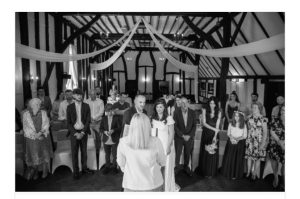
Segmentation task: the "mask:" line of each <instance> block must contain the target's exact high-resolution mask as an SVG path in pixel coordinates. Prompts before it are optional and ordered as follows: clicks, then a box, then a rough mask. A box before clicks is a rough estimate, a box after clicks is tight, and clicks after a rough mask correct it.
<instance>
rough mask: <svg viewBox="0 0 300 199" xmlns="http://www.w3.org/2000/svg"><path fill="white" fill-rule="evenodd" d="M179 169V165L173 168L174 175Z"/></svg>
mask: <svg viewBox="0 0 300 199" xmlns="http://www.w3.org/2000/svg"><path fill="white" fill-rule="evenodd" d="M179 171H180V168H179V166H176V167H175V168H174V173H175V175H177V174H178V173H179Z"/></svg>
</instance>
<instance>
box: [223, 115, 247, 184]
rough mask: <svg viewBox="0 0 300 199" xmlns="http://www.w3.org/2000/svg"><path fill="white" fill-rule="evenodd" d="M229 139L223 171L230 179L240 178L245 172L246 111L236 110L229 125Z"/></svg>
mask: <svg viewBox="0 0 300 199" xmlns="http://www.w3.org/2000/svg"><path fill="white" fill-rule="evenodd" d="M227 136H228V137H229V140H228V141H227V144H226V147H225V152H224V158H223V165H222V173H223V175H224V176H225V177H228V178H230V179H233V180H234V179H239V178H242V177H243V174H244V157H245V146H246V142H245V139H246V138H247V127H246V124H245V117H244V113H242V112H239V111H235V112H234V113H233V119H232V121H231V122H230V124H229V126H228V131H227Z"/></svg>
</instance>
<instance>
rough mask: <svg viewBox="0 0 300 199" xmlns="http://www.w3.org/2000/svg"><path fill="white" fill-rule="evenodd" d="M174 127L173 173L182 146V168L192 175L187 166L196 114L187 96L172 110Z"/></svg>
mask: <svg viewBox="0 0 300 199" xmlns="http://www.w3.org/2000/svg"><path fill="white" fill-rule="evenodd" d="M173 117H174V121H175V125H174V129H175V136H174V140H175V151H176V157H175V173H178V171H179V161H180V156H181V152H182V148H183V147H184V170H185V172H186V173H187V174H188V175H189V176H192V172H191V170H190V168H189V166H188V165H189V161H190V156H191V153H192V150H193V146H194V137H195V131H196V115H195V112H194V111H193V110H192V109H190V108H189V103H188V100H187V98H185V97H182V98H181V107H180V108H178V109H176V110H175V112H174V116H173Z"/></svg>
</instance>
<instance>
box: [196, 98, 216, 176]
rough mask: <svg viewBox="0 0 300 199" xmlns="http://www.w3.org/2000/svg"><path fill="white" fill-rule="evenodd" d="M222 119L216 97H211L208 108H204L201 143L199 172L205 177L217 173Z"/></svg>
mask: <svg viewBox="0 0 300 199" xmlns="http://www.w3.org/2000/svg"><path fill="white" fill-rule="evenodd" d="M220 121H221V112H220V110H219V106H218V100H217V99H216V97H210V98H209V100H208V103H207V105H206V108H204V109H203V110H202V122H203V131H202V137H201V145H200V151H201V153H200V157H199V172H200V174H202V175H204V176H205V177H209V178H210V177H213V176H215V175H216V174H217V171H218V163H219V149H218V145H219V144H218V140H217V135H218V133H219V130H220V129H219V126H220Z"/></svg>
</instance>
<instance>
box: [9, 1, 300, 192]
mask: <svg viewBox="0 0 300 199" xmlns="http://www.w3.org/2000/svg"><path fill="white" fill-rule="evenodd" d="M82 3H84V2H82ZM110 5H111V7H110V9H108V10H101V9H100V7H101V6H100V7H99V9H98V10H97V8H91V9H78V10H69V9H66V10H63V9H57V10H55V9H54V10H53V9H49V10H45V9H40V10H36V9H25V10H24V9H17V10H14V11H11V15H13V19H14V21H13V24H10V26H12V27H13V29H14V33H15V34H14V35H12V36H13V39H12V41H14V43H13V46H14V51H13V60H11V61H12V64H11V66H13V65H14V67H13V70H14V73H13V75H14V81H12V82H13V86H12V87H13V88H11V89H12V91H13V92H11V93H13V94H14V99H15V100H14V101H12V102H11V104H12V106H13V107H12V108H14V109H15V114H14V118H15V135H14V138H13V141H14V142H13V143H11V144H12V146H13V147H12V148H13V150H14V158H13V159H14V162H12V163H11V165H13V167H12V166H11V167H12V168H13V171H12V172H13V173H14V175H13V177H10V178H13V179H14V192H15V193H16V194H17V193H23V192H26V193H28V192H30V193H41V192H42V193H44V192H60V193H62V192H68V193H70V194H72V193H73V192H76V193H77V192H83V193H87V192H96V193H97V194H99V197H104V196H102V195H101V194H102V192H115V193H120V192H168V193H170V192H185V193H186V192H193V193H197V194H199V195H193V196H191V197H204V195H203V196H202V195H201V193H202V192H205V193H208V194H210V193H215V192H225V193H231V194H233V195H234V194H239V193H244V194H246V193H248V192H251V193H256V194H258V196H257V197H260V196H259V193H261V194H262V195H261V197H263V194H265V193H269V194H270V196H271V194H273V195H276V194H278V195H277V197H278V196H284V195H285V194H286V190H287V184H288V183H286V171H287V172H288V170H287V169H286V167H285V166H286V164H285V163H286V162H287V167H288V165H289V164H291V163H292V161H290V157H289V156H290V155H289V156H287V153H286V150H285V140H286V139H285V138H286V136H285V121H286V120H285V105H286V101H288V97H286V96H287V95H286V92H287V91H286V79H287V77H286V69H287V68H286V67H285V62H286V54H287V53H286V50H285V49H286V39H287V34H286V20H287V18H288V14H287V12H286V11H285V9H274V10H265V11H264V10H263V9H262V10H255V9H253V10H242V9H240V10H239V9H232V10H226V9H224V10H223V11H222V10H220V8H219V9H216V10H214V9H210V10H207V11H206V10H203V9H200V6H199V10H198V11H197V10H195V8H194V9H192V10H190V11H189V9H187V10H176V9H172V8H170V9H166V10H160V11H155V10H146V11H145V9H141V10H140V11H139V10H136V9H133V10H124V11H123V10H121V11H120V10H119V9H116V8H114V7H113V3H110ZM199 5H200V3H199ZM90 6H91V4H90ZM98 6H99V5H98ZM140 6H141V7H142V5H140ZM144 6H146V3H145V5H144ZM190 6H191V7H193V5H190ZM92 7H93V6H92ZM288 63H290V62H288ZM293 66H294V67H295V66H296V65H295V64H294V63H293ZM3 75H4V74H3ZM296 90H297V89H296ZM290 97H291V96H290V95H289V98H290ZM294 106H295V105H294ZM10 111H11V110H10ZM289 111H290V109H289ZM289 123H291V122H289ZM11 126H13V124H11ZM291 133H292V134H293V133H294V134H297V130H294V132H291ZM289 146H290V145H288V147H289ZM288 152H290V151H288ZM286 157H288V161H286ZM290 172H291V170H289V172H288V175H290V176H291V173H290ZM293 172H296V171H293ZM288 175H287V176H288ZM290 176H289V177H290ZM45 194H46V193H45ZM131 194H132V193H131ZM40 196H41V197H42V195H40ZM97 196H98V195H97ZM240 196H241V197H243V196H242V195H240ZM105 197H107V196H105ZM119 197H120V195H119ZM163 197H164V196H163ZM255 197H256V196H255Z"/></svg>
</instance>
